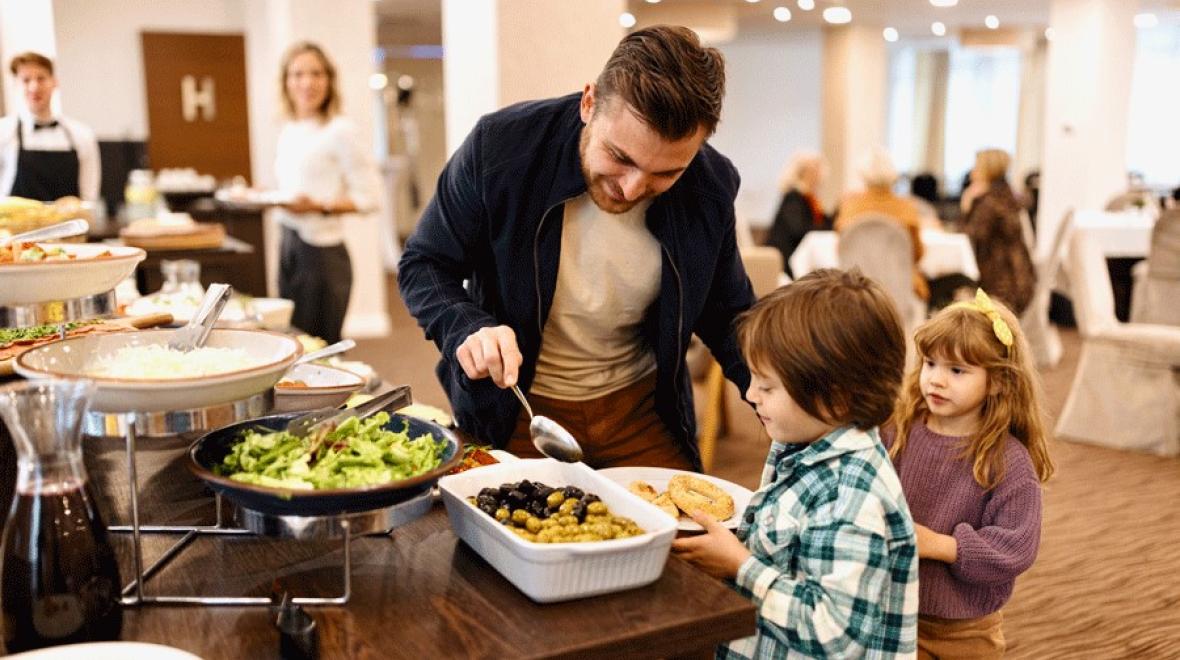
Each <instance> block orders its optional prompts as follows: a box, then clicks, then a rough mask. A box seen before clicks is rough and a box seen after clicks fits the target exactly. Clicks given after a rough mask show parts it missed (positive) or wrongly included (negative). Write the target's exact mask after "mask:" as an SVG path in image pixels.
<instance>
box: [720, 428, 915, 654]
mask: <svg viewBox="0 0 1180 660" xmlns="http://www.w3.org/2000/svg"><path fill="white" fill-rule="evenodd" d="M737 534H738V538H740V539H742V541H743V542H744V543H745V544H746V547H747V548H749V549H750V552H751V553H752V554H753V556H752V557H750V558H749V559H747V560H746V561H745V563H743V564H742V566H741V568H740V569H739V570H738V574H737V581H736V587H737V590H738V592H739V593H741V594H742V595H744V596H746V597H748V598H750V599H751V600H753V601H754V604H755V605H757V606H758V632H757V633H756V634H755V635H753V636H751V637H746V638H744V639H738V640H734V641H732V642H729V643H728V644H723V645H721V646H720V647H718V649H717V657H718V658H727V659H728V658H758V659H759V660H763V659H772V658H799V657H817V658H818V657H823V658H854V657H865V658H894V657H914V656H915V654H916V651H917V624H918V546H917V542H916V539H915V536H914V524H913V519H912V518H911V517H910V511H909V507H908V506H906V502H905V496H904V495H903V494H902V490H901V482H900V480H899V479H898V478H897V473H896V472H894V471H893V464H892V463H891V462H890V460H889V455H888V454H887V453H886V451H885V447H884V446H883V445H882V444H881V439H880V437H879V436H878V434H877V429H875V428H874V429H871V430H869V431H867V432H865V431H860V430H857V429H855V428H853V427H844V428H839V429H836V430H835V431H832V432H831V433H829V434H828V435H826V436H824V437H823V438H820V439H819V440H817V441H816V442H813V443H811V444H800V445H784V444H781V443H777V442H776V443H774V445H773V446H772V447H771V449H770V455H769V456H768V457H767V460H766V466H765V468H764V469H763V472H762V486H761V487H760V488H759V489H758V492H756V493H755V494H754V497H753V499H751V500H750V505H749V507H747V508H746V512H745V517H744V519H743V521H742V524H741V526H740V527H739V528H738V532H737Z"/></svg>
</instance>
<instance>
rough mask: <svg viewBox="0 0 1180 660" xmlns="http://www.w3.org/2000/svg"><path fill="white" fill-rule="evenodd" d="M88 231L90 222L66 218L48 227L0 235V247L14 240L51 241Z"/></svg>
mask: <svg viewBox="0 0 1180 660" xmlns="http://www.w3.org/2000/svg"><path fill="white" fill-rule="evenodd" d="M88 231H90V224H89V223H87V222H86V221H85V220H80V219H79V220H66V221H65V222H59V223H57V224H53V225H49V226H48V227H41V228H40V229H32V230H29V231H26V232H21V233H19V234H13V235H12V236H7V237H3V236H0V247H4V246H6V245H8V244H10V243H16V242H21V243H33V242H36V241H52V240H54V239H58V238H69V237H70V236H80V235H82V234H85V233H86V232H88Z"/></svg>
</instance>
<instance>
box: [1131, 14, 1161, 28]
mask: <svg viewBox="0 0 1180 660" xmlns="http://www.w3.org/2000/svg"><path fill="white" fill-rule="evenodd" d="M1159 24H1160V19H1158V18H1156V15H1155V14H1135V27H1137V28H1144V29H1145V28H1153V27H1155V26H1157V25H1159Z"/></svg>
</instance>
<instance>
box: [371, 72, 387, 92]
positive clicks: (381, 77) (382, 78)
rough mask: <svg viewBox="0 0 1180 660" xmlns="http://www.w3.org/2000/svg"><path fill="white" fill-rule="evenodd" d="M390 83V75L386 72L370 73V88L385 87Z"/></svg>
mask: <svg viewBox="0 0 1180 660" xmlns="http://www.w3.org/2000/svg"><path fill="white" fill-rule="evenodd" d="M388 85H389V76H387V75H385V74H384V73H373V74H369V89H372V90H378V89H385V88H386V87H387V86H388Z"/></svg>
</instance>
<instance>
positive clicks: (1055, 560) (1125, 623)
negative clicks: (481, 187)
mask: <svg viewBox="0 0 1180 660" xmlns="http://www.w3.org/2000/svg"><path fill="white" fill-rule="evenodd" d="M389 290H390V292H391V293H390V303H389V304H390V315H391V316H392V318H393V336H392V337H390V338H386V339H380V340H368V341H361V342H358V344H359V345H358V347H357V349H356V350H355V351H353V353H352V354H351V357H352V358H354V359H359V360H364V361H366V362H369V363H370V364H372V365H373V366H374V367H375V368H376V369H377V370H378V372H379V373H380V374H381V375H382V376H383V377H384V378H385V379H386V380H387V381H389V382H395V383H406V384H409V385H410V386H411V387H412V388H413V392H414V397H415V400H416V401H419V402H422V403H430V404H433V405H437V406H439V407H441V408H444V409H445V408H447V402H446V397H445V396H444V395H443V393H442V389H441V388H440V387H439V385H438V382H437V381H436V380H435V377H434V364H435V362H436V361H437V359H438V352H437V350H436V349H435V348H434V345H433V344H431V343H429V342H427V341H426V340H425V339H424V338H423V336H422V332H421V330H419V328H418V327H417V325H416V324H415V322H414V320H413V319H412V318H411V317H410V316H409V314H408V313H407V312H406V310H405V307H404V306H403V304H402V302H401V299H400V298H399V297H398V295H397V285H396V283H395V282H393V281H392V279H391V280H390V283H389ZM1062 334H1063V337H1062V338H1063V340H1064V344H1065V357H1064V359H1063V360H1062V362H1061V364H1060V365H1059V366H1058V367H1056V368H1055V369H1053V370H1049V371H1046V372H1045V373H1044V374H1043V380H1044V384H1045V393H1046V397H1047V402H1048V406H1047V407H1048V411H1049V414H1050V415H1056V413H1057V411H1059V410H1060V409H1061V406H1062V404H1063V403H1064V401H1065V397H1066V395H1067V394H1068V392H1069V386H1070V382H1071V380H1072V378H1073V372H1074V369H1075V368H1076V365H1077V357H1078V351H1079V349H1080V341H1079V339H1078V336H1077V334H1076V333H1075V332H1073V331H1063V333H1062ZM729 387H730V391H729V393H728V395H729V396H728V397H727V411H728V417H729V429H728V433H727V434H726V435H725V437H723V438H722V439H721V440H720V441H719V442H718V446H717V456H716V462H715V465H714V466H713V469H712V472H713V473H714V474H716V475H718V476H720V477H722V478H725V479H729V480H731V481H734V482H737V483H741V484H743V485H746V486H747V487H751V488H752V487H755V486H757V483H758V475H759V472H760V469H761V465H762V461H763V459H764V457H765V452H766V447H767V443H768V442H769V440H768V439H767V438H766V435H765V433H763V432H762V428H761V425H760V424H759V423H758V421H757V420H756V419H755V418H754V416H753V414H751V412H750V410H749V408H748V407H747V406H746V405H745V404H744V403H742V402H741V401H740V398H739V397H738V396H737V390H736V388H735V387H733V386H732V385H730V386H729ZM699 400H700V391H699V390H698V401H699ZM1054 459H1055V460H1056V462H1057V474H1056V476H1055V477H1054V478H1053V479H1052V480H1051V481H1050V482H1049V484H1048V485H1047V487H1046V489H1045V514H1044V526H1043V529H1042V537H1041V551H1040V556H1039V557H1038V559H1037V562H1036V564H1034V565H1033V567H1032V569H1031V570H1029V571H1028V573H1026V574H1025V575H1023V576H1021V578H1020V579H1019V580H1018V581H1017V583H1016V591H1015V593H1014V594H1013V597H1012V600H1011V601H1010V602H1009V603H1008V605H1007V606H1006V607H1005V609H1004V617H1005V621H1004V631H1005V635H1006V636H1007V639H1008V650H1009V652H1008V656H1007V657H1010V658H1102V659H1107V658H1180V459H1166V458H1158V457H1154V456H1144V455H1139V454H1132V453H1128V452H1120V451H1114V450H1110V449H1105V448H1101V447H1093V446H1088V445H1083V444H1078V443H1073V442H1069V441H1066V440H1064V439H1058V440H1057V441H1056V444H1055V446H1054Z"/></svg>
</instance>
